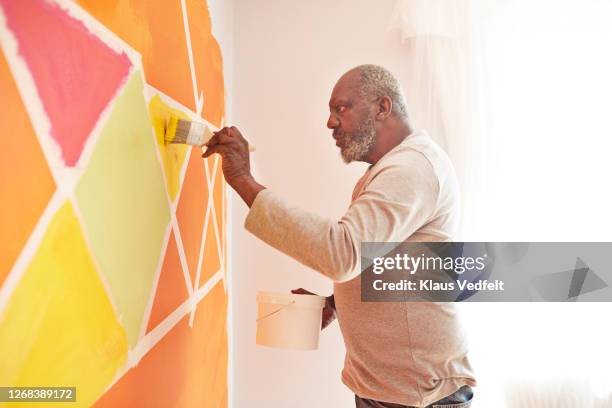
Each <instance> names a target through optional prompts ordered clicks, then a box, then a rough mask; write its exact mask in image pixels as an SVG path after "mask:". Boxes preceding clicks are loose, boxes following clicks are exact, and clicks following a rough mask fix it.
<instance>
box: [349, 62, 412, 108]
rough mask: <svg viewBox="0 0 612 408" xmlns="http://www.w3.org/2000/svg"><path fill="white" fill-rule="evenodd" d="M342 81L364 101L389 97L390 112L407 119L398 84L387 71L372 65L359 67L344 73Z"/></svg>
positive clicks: (404, 100) (403, 100)
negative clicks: (353, 88) (346, 82)
mask: <svg viewBox="0 0 612 408" xmlns="http://www.w3.org/2000/svg"><path fill="white" fill-rule="evenodd" d="M342 79H346V80H347V81H350V82H351V83H352V84H353V85H354V86H355V87H356V88H357V90H358V92H359V94H360V96H361V97H362V98H364V99H366V100H369V101H371V100H375V99H379V98H382V97H383V96H387V97H389V98H390V99H391V102H392V109H391V112H392V113H394V114H395V115H397V116H398V117H400V118H405V119H407V118H408V108H407V107H406V98H405V97H404V93H403V92H402V88H401V86H400V83H399V81H398V80H397V79H396V78H395V77H394V76H393V74H392V73H391V72H390V71H389V70H388V69H386V68H383V67H381V66H380V65H374V64H364V65H359V66H357V67H355V68H353V69H351V70H350V71H348V72H347V73H345V74H344V75H343V76H342V78H341V80H342Z"/></svg>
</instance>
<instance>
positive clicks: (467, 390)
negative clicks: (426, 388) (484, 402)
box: [355, 385, 474, 408]
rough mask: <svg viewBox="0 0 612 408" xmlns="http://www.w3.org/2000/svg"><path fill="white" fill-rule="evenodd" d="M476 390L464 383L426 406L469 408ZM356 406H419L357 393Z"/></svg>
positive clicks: (386, 407)
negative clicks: (382, 400) (362, 396)
mask: <svg viewBox="0 0 612 408" xmlns="http://www.w3.org/2000/svg"><path fill="white" fill-rule="evenodd" d="M473 396H474V392H473V391H472V387H470V386H469V385H464V386H463V387H461V388H459V389H458V390H457V391H455V392H454V393H453V394H451V395H449V396H448V397H444V398H442V399H441V400H439V401H436V402H434V403H433V404H431V405H428V406H426V407H425V408H468V407H469V406H470V405H472V398H473ZM355 406H356V407H357V408H417V407H410V406H407V405H400V404H393V403H390V402H380V401H374V400H369V399H365V398H361V397H358V396H357V395H355Z"/></svg>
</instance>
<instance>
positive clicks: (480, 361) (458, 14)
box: [390, 0, 612, 408]
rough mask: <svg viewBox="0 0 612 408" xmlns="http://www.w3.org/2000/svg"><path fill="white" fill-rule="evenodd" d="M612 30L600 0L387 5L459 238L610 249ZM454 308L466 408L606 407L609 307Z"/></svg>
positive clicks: (416, 118)
mask: <svg viewBox="0 0 612 408" xmlns="http://www.w3.org/2000/svg"><path fill="white" fill-rule="evenodd" d="M611 22H612V1H609V0H556V1H553V0H531V1H529V2H525V1H523V0H399V1H397V2H396V5H395V9H394V12H393V15H392V16H391V23H390V28H391V29H393V30H396V31H397V32H398V35H399V36H400V39H401V41H402V44H403V47H402V49H403V51H404V53H405V55H404V57H405V58H406V59H407V61H408V62H409V64H408V65H409V66H410V72H409V73H408V74H409V75H408V76H409V77H410V81H409V83H408V84H406V88H408V91H409V92H408V102H409V104H410V109H411V112H412V114H413V117H412V120H413V122H414V123H415V124H416V126H418V127H424V128H426V129H428V130H430V132H431V134H432V136H433V137H434V138H436V139H437V141H438V142H439V143H440V144H441V145H443V146H444V147H445V148H446V150H447V151H448V152H449V155H450V156H451V158H452V159H453V162H454V163H455V166H456V168H457V171H458V174H459V177H460V181H461V186H462V193H463V199H462V204H463V217H462V228H461V235H460V236H459V239H460V240H465V241H480V240H487V241H612V215H611V214H610V211H611V209H612V188H611V187H610V185H611V184H612V183H611V182H610V180H609V179H610V177H611V176H612V143H611V141H612V23H611ZM571 267H572V266H571V265H570V266H568V269H569V268H571ZM595 272H597V271H595ZM461 307H462V309H463V311H464V314H463V315H464V317H465V318H464V320H465V325H466V326H467V329H468V332H469V333H470V339H469V340H470V344H471V350H472V356H471V358H472V361H473V363H474V365H475V369H476V370H477V374H478V376H479V382H480V385H481V386H480V387H479V389H478V399H477V400H476V401H475V406H476V407H539V408H546V407H581V408H588V407H612V394H611V393H612V374H610V367H612V352H611V351H610V347H609V344H610V343H611V342H612V329H611V327H612V324H610V316H612V304H609V303H589V304H587V303H582V304H581V303H572V304H560V303H548V304H544V303H542V304H536V303H525V304H521V303H507V304H503V303H499V304H463V305H461Z"/></svg>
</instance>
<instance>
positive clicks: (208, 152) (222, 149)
mask: <svg viewBox="0 0 612 408" xmlns="http://www.w3.org/2000/svg"><path fill="white" fill-rule="evenodd" d="M215 153H219V154H220V155H221V156H222V157H223V156H225V154H226V153H227V147H225V146H223V145H219V144H217V145H215V146H213V147H207V148H206V151H205V152H204V154H203V155H202V157H204V158H207V157H208V156H210V155H212V154H215Z"/></svg>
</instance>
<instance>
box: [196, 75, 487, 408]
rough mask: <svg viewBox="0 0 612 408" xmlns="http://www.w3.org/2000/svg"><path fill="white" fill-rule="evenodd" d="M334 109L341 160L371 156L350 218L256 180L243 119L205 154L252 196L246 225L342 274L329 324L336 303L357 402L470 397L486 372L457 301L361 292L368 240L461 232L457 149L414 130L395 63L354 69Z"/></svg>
mask: <svg viewBox="0 0 612 408" xmlns="http://www.w3.org/2000/svg"><path fill="white" fill-rule="evenodd" d="M329 109H330V115H329V119H328V121H327V127H328V128H329V129H332V130H333V137H334V139H335V140H336V146H338V147H339V148H340V153H341V156H342V158H343V160H344V161H345V162H346V163H350V162H352V161H364V162H367V163H370V164H371V165H370V166H369V168H368V170H367V171H366V172H365V174H364V175H363V176H362V177H361V179H360V180H359V181H358V182H357V184H356V186H355V189H354V191H353V197H352V201H351V204H350V207H349V208H348V210H347V212H346V214H344V216H343V217H342V218H341V219H340V220H330V219H326V218H323V217H320V216H318V215H316V214H312V213H309V212H306V211H303V210H301V209H299V208H296V207H292V206H289V205H287V204H286V203H285V202H284V201H283V200H282V199H281V198H280V197H279V196H278V195H277V194H276V193H274V192H272V191H270V190H268V189H266V188H265V187H264V186H263V185H261V184H259V183H258V182H257V181H255V179H254V178H253V176H252V175H251V172H250V164H249V151H248V143H247V142H246V140H245V139H244V138H243V137H242V135H241V134H240V132H239V131H238V129H236V128H235V127H231V128H224V129H222V130H220V131H219V132H216V134H215V136H214V137H213V138H212V139H211V140H210V142H209V143H208V150H207V151H206V152H205V153H204V157H208V156H210V155H211V154H214V153H219V154H221V155H222V157H223V174H224V177H225V179H226V181H227V183H228V184H229V185H230V186H232V188H234V190H236V192H237V193H238V194H239V195H240V197H242V199H243V200H244V201H245V203H246V204H247V205H248V206H249V207H250V211H249V214H248V216H247V219H246V221H245V227H246V229H247V230H248V231H250V232H251V233H253V234H254V235H256V236H257V237H259V238H260V239H262V240H263V241H265V242H267V243H268V244H269V245H271V246H273V247H274V248H276V249H278V250H280V251H282V252H284V253H285V254H287V255H289V256H291V257H293V258H294V259H296V260H298V261H299V262H301V263H303V264H304V265H306V266H308V267H310V268H312V269H314V270H316V271H318V272H320V273H322V274H323V275H325V276H327V277H328V278H330V279H332V280H333V281H334V295H333V298H330V301H329V302H328V307H327V308H326V310H325V311H324V320H325V321H324V324H327V323H328V322H329V321H330V317H331V316H332V315H333V314H334V313H332V312H331V309H330V308H331V307H332V306H333V307H334V308H335V311H336V312H337V317H338V322H339V324H340V329H341V331H342V335H343V337H344V343H345V345H346V357H345V363H344V370H343V372H342V381H343V382H344V384H346V386H348V387H349V388H350V389H351V390H352V391H353V392H354V393H355V401H356V406H357V407H426V406H427V407H468V406H469V405H470V403H471V400H472V390H471V387H470V386H475V385H476V381H475V379H474V375H473V373H472V369H471V367H470V364H469V362H468V359H467V345H466V342H465V339H464V336H463V334H462V332H461V327H460V324H459V323H458V321H457V314H456V310H455V308H454V304H452V303H441V302H438V303H434V302H362V301H361V296H360V288H361V286H360V281H361V278H360V267H359V259H360V243H361V242H387V241H393V242H401V241H415V242H423V241H449V240H452V238H453V235H454V234H455V232H456V230H457V224H458V216H459V190H458V183H457V179H456V176H455V172H454V169H453V166H452V164H451V162H450V159H449V158H448V156H447V155H446V154H445V153H444V151H443V150H442V149H441V148H440V147H438V146H437V145H436V144H435V143H434V142H433V141H432V140H431V139H430V137H429V136H428V135H427V134H426V133H425V132H424V131H419V132H414V131H413V130H412V128H411V126H410V123H409V121H408V114H407V109H406V102H405V98H404V96H403V93H402V90H401V87H400V85H399V83H398V81H397V80H396V79H395V78H394V77H393V75H392V74H391V73H390V72H389V71H387V70H386V69H385V68H382V67H380V66H376V65H361V66H358V67H356V68H354V69H352V70H350V71H348V72H347V73H346V74H344V75H343V76H342V77H341V78H340V79H339V80H338V82H337V84H336V86H335V87H334V89H333V91H332V95H331V99H330V102H329Z"/></svg>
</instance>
